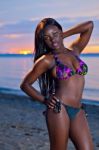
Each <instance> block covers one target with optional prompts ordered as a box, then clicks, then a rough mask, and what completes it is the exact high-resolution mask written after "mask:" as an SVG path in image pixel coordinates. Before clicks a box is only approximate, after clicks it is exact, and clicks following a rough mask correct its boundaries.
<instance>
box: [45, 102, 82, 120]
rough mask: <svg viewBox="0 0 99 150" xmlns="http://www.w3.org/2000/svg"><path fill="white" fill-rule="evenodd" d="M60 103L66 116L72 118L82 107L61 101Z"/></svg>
mask: <svg viewBox="0 0 99 150" xmlns="http://www.w3.org/2000/svg"><path fill="white" fill-rule="evenodd" d="M61 105H63V106H64V108H65V110H66V112H67V114H68V116H69V119H70V120H72V119H74V118H75V117H76V115H77V113H78V112H79V111H80V110H81V109H84V107H83V105H81V107H79V108H75V107H73V106H69V105H66V104H64V103H61ZM43 115H44V116H45V115H46V111H44V112H43Z"/></svg>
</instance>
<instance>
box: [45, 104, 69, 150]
mask: <svg viewBox="0 0 99 150" xmlns="http://www.w3.org/2000/svg"><path fill="white" fill-rule="evenodd" d="M46 122H47V127H48V132H49V138H50V149H51V150H66V147H67V142H68V135H69V124H70V121H69V118H68V115H67V114H66V111H65V109H64V107H63V106H62V109H61V112H60V113H55V112H53V110H52V109H48V110H47V115H46Z"/></svg>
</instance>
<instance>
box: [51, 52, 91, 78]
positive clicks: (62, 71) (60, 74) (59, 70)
mask: <svg viewBox="0 0 99 150" xmlns="http://www.w3.org/2000/svg"><path fill="white" fill-rule="evenodd" d="M72 54H73V53H72ZM73 55H74V54H73ZM74 56H75V57H76V58H77V60H78V61H79V64H80V67H79V68H77V69H76V70H75V71H74V70H73V69H72V68H69V67H68V66H66V65H64V64H63V63H62V62H61V61H60V60H59V58H58V57H57V55H56V54H55V53H54V58H55V62H56V75H57V78H58V79H60V80H63V79H64V80H66V79H68V78H70V77H71V76H73V75H75V74H79V75H86V74H87V72H88V66H87V65H86V64H85V63H84V62H83V61H82V60H81V59H80V58H79V57H78V56H77V55H74Z"/></svg>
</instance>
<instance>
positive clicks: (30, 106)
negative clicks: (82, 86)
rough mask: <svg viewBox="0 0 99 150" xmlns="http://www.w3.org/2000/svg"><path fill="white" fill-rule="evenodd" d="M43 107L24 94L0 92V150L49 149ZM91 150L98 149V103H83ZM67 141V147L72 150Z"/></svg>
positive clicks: (70, 144) (71, 145)
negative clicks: (91, 138) (90, 135)
mask: <svg viewBox="0 0 99 150" xmlns="http://www.w3.org/2000/svg"><path fill="white" fill-rule="evenodd" d="M44 109H45V107H44V106H43V105H42V104H40V103H38V102H35V101H34V100H31V99H30V98H29V97H26V96H18V95H13V94H5V93H1V92H0V150H49V138H48V132H47V127H46V122H45V117H44V116H43V115H42V112H43V111H44ZM86 111H87V113H88V116H87V118H88V122H89V126H90V130H91V134H92V137H93V141H94V146H95V150H99V106H94V105H88V104H87V105H86ZM74 149H75V148H74V146H73V144H72V142H71V141H70V140H69V143H68V150H74Z"/></svg>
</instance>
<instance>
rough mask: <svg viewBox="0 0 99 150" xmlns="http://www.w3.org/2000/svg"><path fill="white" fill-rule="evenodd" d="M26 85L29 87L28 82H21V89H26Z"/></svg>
mask: <svg viewBox="0 0 99 150" xmlns="http://www.w3.org/2000/svg"><path fill="white" fill-rule="evenodd" d="M26 87H27V83H25V82H22V83H21V84H20V89H21V90H22V91H24V90H25V89H26Z"/></svg>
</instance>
